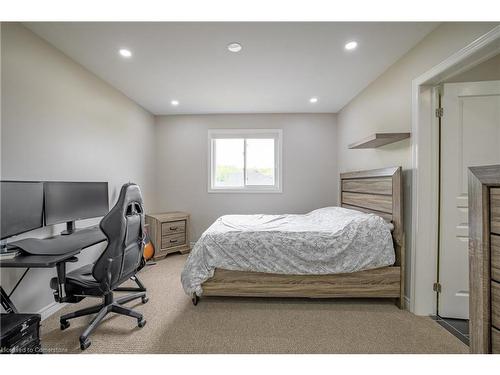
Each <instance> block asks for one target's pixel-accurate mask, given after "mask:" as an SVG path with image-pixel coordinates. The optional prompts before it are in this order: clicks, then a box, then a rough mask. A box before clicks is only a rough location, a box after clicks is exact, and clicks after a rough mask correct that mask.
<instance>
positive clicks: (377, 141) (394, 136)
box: [349, 133, 411, 149]
mask: <svg viewBox="0 0 500 375" xmlns="http://www.w3.org/2000/svg"><path fill="white" fill-rule="evenodd" d="M410 134H411V133H375V134H372V135H370V136H369V137H366V138H365V139H362V140H361V141H359V142H355V143H351V144H350V145H349V148H351V149H355V148H377V147H380V146H384V145H388V144H390V143H394V142H398V141H401V140H403V139H406V138H410Z"/></svg>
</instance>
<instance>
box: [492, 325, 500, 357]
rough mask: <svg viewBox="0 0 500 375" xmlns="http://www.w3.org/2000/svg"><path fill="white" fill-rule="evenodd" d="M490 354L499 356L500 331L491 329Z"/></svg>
mask: <svg viewBox="0 0 500 375" xmlns="http://www.w3.org/2000/svg"><path fill="white" fill-rule="evenodd" d="M491 352H492V353H493V354H500V331H499V330H498V329H496V328H492V329H491Z"/></svg>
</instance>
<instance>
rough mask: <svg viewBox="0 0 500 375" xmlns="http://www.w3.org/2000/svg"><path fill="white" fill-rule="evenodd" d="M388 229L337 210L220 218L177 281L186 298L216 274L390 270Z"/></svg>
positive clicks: (377, 221) (375, 218)
mask: <svg viewBox="0 0 500 375" xmlns="http://www.w3.org/2000/svg"><path fill="white" fill-rule="evenodd" d="M394 261H395V256H394V247H393V243H392V236H391V232H390V227H389V225H388V224H387V223H386V222H385V221H384V219H382V218H381V217H379V216H376V215H373V214H365V213H361V212H359V211H354V210H348V209H345V208H340V207H326V208H321V209H318V210H314V211H311V212H309V213H307V214H305V215H226V216H222V217H220V218H218V219H217V220H216V221H215V222H214V223H213V224H212V225H211V226H210V227H209V228H208V229H207V230H206V231H205V232H204V233H203V234H202V236H201V237H200V239H199V240H198V242H197V243H196V245H195V246H194V248H193V250H192V251H191V254H190V255H189V257H188V259H187V262H186V265H185V267H184V270H183V271H182V275H181V282H182V286H183V288H184V291H185V292H186V294H188V295H192V294H193V293H196V294H197V295H198V296H201V295H202V294H203V290H202V287H201V284H202V283H203V282H204V281H206V280H208V279H209V278H210V277H212V276H213V274H214V270H215V269H216V268H221V269H226V270H234V271H253V272H266V273H278V274H295V275H303V274H315V275H321V274H336V273H348V272H357V271H362V270H367V269H372V268H379V267H385V266H389V265H392V264H394Z"/></svg>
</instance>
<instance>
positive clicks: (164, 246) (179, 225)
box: [146, 211, 191, 259]
mask: <svg viewBox="0 0 500 375" xmlns="http://www.w3.org/2000/svg"><path fill="white" fill-rule="evenodd" d="M146 224H149V236H150V237H151V241H152V242H153V245H154V247H155V257H154V259H158V258H159V257H162V256H165V255H167V254H170V253H176V252H181V253H182V254H185V253H187V252H189V251H190V250H191V248H190V246H189V214H188V213H186V212H180V211H174V212H165V213H162V214H150V215H146Z"/></svg>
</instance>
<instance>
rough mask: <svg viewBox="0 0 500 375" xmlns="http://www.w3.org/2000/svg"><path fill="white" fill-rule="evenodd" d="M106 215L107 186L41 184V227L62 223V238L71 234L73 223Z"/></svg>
mask: <svg viewBox="0 0 500 375" xmlns="http://www.w3.org/2000/svg"><path fill="white" fill-rule="evenodd" d="M108 211H109V205H108V183H107V182H55V181H51V182H45V224H46V225H52V224H59V223H66V231H65V232H63V234H70V233H72V232H73V231H74V229H75V221H76V220H82V219H90V218H94V217H99V216H104V215H106V214H107V213H108Z"/></svg>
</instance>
